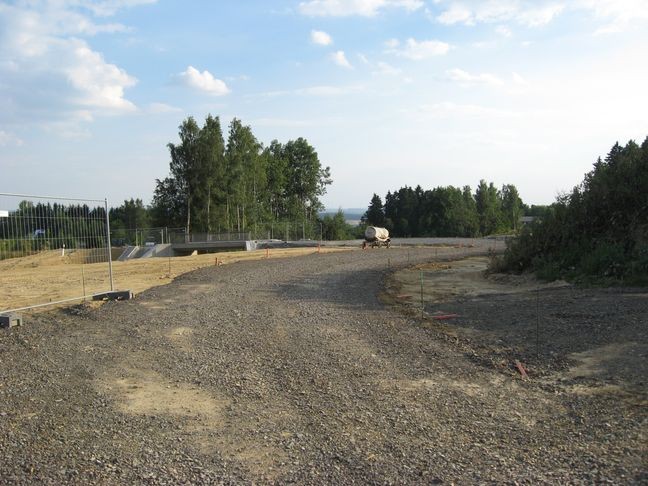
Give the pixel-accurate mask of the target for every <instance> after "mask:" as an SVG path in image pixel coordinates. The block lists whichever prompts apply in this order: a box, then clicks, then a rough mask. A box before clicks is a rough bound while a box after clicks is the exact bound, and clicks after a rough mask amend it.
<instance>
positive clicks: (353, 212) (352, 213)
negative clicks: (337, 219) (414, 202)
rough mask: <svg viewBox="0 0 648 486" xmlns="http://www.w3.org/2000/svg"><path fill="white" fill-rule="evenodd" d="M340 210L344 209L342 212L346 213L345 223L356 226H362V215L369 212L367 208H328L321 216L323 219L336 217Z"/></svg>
mask: <svg viewBox="0 0 648 486" xmlns="http://www.w3.org/2000/svg"><path fill="white" fill-rule="evenodd" d="M340 209H342V212H343V213H344V219H345V221H346V222H347V223H348V224H351V225H354V226H356V225H358V224H360V219H361V218H362V215H363V214H364V213H366V212H367V208H335V209H334V208H326V209H325V210H324V211H321V212H320V213H319V215H320V217H322V218H323V217H324V216H335V215H336V214H337V212H338V211H339V210H340Z"/></svg>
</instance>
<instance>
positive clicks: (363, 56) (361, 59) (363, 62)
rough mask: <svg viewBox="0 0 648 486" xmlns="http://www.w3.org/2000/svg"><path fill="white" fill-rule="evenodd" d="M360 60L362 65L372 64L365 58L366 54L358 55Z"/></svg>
mask: <svg viewBox="0 0 648 486" xmlns="http://www.w3.org/2000/svg"><path fill="white" fill-rule="evenodd" d="M358 59H360V62H361V63H362V64H370V63H369V59H367V56H365V55H364V54H358Z"/></svg>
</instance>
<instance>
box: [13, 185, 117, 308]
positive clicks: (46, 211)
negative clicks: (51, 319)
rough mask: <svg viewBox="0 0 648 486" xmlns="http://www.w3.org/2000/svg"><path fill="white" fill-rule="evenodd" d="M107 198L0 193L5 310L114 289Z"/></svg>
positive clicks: (73, 298)
mask: <svg viewBox="0 0 648 486" xmlns="http://www.w3.org/2000/svg"><path fill="white" fill-rule="evenodd" d="M109 234H110V221H109V217H108V204H107V201H106V200H105V199H104V200H99V199H74V198H59V197H51V196H35V195H23V194H10V193H0V312H10V311H15V310H26V309H31V308H35V307H42V306H45V305H52V304H58V303H62V302H68V301H73V300H81V299H83V298H86V297H91V296H92V295H96V294H99V293H103V292H108V291H111V290H113V289H114V288H113V279H112V254H111V247H110V244H109Z"/></svg>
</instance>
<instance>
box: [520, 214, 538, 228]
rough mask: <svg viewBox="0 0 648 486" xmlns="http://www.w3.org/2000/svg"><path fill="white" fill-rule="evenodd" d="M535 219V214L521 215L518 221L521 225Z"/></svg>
mask: <svg viewBox="0 0 648 486" xmlns="http://www.w3.org/2000/svg"><path fill="white" fill-rule="evenodd" d="M535 219H536V216H522V217H521V218H520V223H522V225H523V226H524V225H526V224H531V223H533V222H534V221H535Z"/></svg>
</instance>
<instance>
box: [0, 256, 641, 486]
mask: <svg viewBox="0 0 648 486" xmlns="http://www.w3.org/2000/svg"><path fill="white" fill-rule="evenodd" d="M484 250H485V247H479V246H477V247H475V248H468V249H466V248H464V249H444V250H438V249H437V250H434V249H426V248H418V249H409V250H402V249H397V248H395V249H391V250H373V251H352V252H344V253H334V254H321V255H319V254H313V255H311V256H306V257H302V258H295V259H281V260H280V259H277V260H274V259H270V260H262V261H258V262H246V263H238V264H231V265H225V266H221V267H218V268H207V269H203V270H199V271H196V272H193V273H191V274H188V275H185V276H183V277H181V278H178V279H176V281H175V282H173V283H172V284H170V285H168V286H165V287H157V288H154V289H152V290H150V291H148V292H145V293H143V294H141V295H139V296H138V297H137V298H136V299H135V300H133V301H130V302H121V303H108V304H106V305H104V306H103V307H102V308H100V309H97V310H89V309H85V308H84V307H78V308H75V309H74V310H73V311H67V312H62V311H61V312H52V313H49V314H42V315H39V316H34V317H30V318H28V319H26V321H27V322H26V325H24V326H23V327H21V328H14V329H11V330H9V331H5V332H2V333H0V365H1V366H2V368H3V380H2V382H1V384H0V450H1V451H2V453H1V455H0V478H1V479H2V480H1V482H2V483H4V484H24V483H32V482H40V483H44V484H61V483H72V484H88V483H93V484H97V483H98V484H187V483H202V484H209V483H217V484H220V483H226V484H230V483H236V484H241V483H281V484H284V483H318V484H319V483H330V484H349V483H354V482H355V483H379V484H402V483H420V484H450V483H493V482H507V483H518V484H537V483H542V482H545V483H562V484H564V483H583V484H591V483H612V484H618V483H632V482H637V483H641V482H645V481H647V480H648V476H646V466H645V462H644V461H645V457H646V445H645V444H646V441H645V433H646V412H645V410H646V409H645V406H644V407H643V408H642V407H641V406H640V405H638V404H637V403H632V402H630V401H625V400H619V399H618V397H616V396H613V395H609V394H605V393H600V394H590V395H579V394H576V393H573V392H570V391H568V390H567V389H566V388H564V387H560V386H548V385H547V384H546V383H540V382H536V381H534V380H529V381H522V380H521V379H519V377H517V376H515V375H510V374H507V373H503V372H500V371H498V370H496V369H493V368H492V367H488V366H483V365H482V364H481V363H480V362H479V361H478V360H475V359H473V357H472V356H471V353H472V352H471V351H467V349H466V348H465V346H463V345H462V344H461V343H455V342H453V341H452V340H451V339H448V338H447V336H446V335H445V334H444V333H441V332H440V331H439V330H437V329H434V328H429V327H426V326H424V325H421V323H420V322H418V321H417V320H416V319H414V318H411V317H407V316H405V315H402V314H399V313H397V312H394V311H393V310H391V309H389V308H387V307H385V306H384V305H383V304H381V303H380V301H379V300H378V295H379V293H380V291H381V289H382V285H383V284H382V282H383V280H384V277H385V276H386V275H387V273H388V272H389V271H390V269H393V268H395V267H397V266H402V265H406V264H407V262H408V261H409V262H410V263H412V264H413V263H416V262H423V261H429V260H430V259H431V258H432V257H433V256H434V254H435V253H437V254H438V256H439V258H450V257H457V256H460V255H466V254H477V253H479V252H483V251H484Z"/></svg>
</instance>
